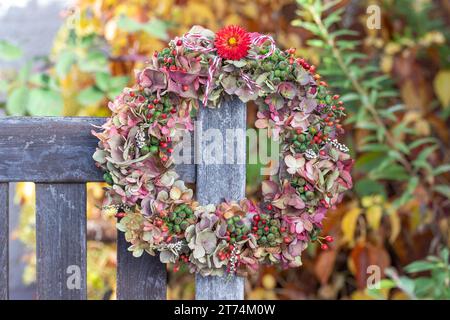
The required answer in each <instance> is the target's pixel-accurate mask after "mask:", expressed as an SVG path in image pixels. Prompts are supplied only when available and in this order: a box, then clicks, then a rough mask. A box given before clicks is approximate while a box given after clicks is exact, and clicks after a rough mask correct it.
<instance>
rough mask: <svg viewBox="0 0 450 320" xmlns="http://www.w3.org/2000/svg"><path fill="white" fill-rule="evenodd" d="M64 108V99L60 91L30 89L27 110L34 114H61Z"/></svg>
mask: <svg viewBox="0 0 450 320" xmlns="http://www.w3.org/2000/svg"><path fill="white" fill-rule="evenodd" d="M62 110H63V99H62V97H61V94H60V93H59V92H55V91H51V90H46V89H33V90H31V91H30V100H29V102H28V108H27V111H28V113H29V114H30V115H32V116H60V115H61V113H62Z"/></svg>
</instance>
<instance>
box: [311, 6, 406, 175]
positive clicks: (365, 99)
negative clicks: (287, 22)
mask: <svg viewBox="0 0 450 320" xmlns="http://www.w3.org/2000/svg"><path fill="white" fill-rule="evenodd" d="M306 9H307V10H308V11H309V13H310V14H311V16H312V18H313V19H314V22H315V23H316V24H317V26H318V27H319V30H320V32H321V33H322V38H323V40H324V41H325V42H326V43H327V44H328V45H329V47H330V48H331V52H332V54H333V56H334V58H335V59H336V61H337V63H338V65H339V67H340V68H341V70H342V72H343V73H344V74H345V76H346V77H347V78H348V79H349V80H350V82H351V84H352V86H353V88H354V89H355V91H356V92H357V93H358V94H359V95H360V97H361V101H362V105H363V106H364V108H365V109H366V110H367V111H368V112H369V113H370V114H371V116H372V118H373V120H374V121H375V123H376V124H377V126H379V127H381V128H383V129H384V132H385V136H386V141H387V143H388V144H389V145H390V146H391V147H392V148H393V149H396V150H398V148H397V147H396V144H397V142H396V139H395V138H394V137H393V136H392V134H391V133H390V132H389V130H388V129H387V128H386V126H385V124H384V122H383V120H382V119H381V117H380V115H379V114H378V112H377V110H376V108H375V105H374V104H373V103H372V102H370V97H369V93H368V92H367V91H366V89H364V88H363V86H361V84H360V83H359V81H358V79H357V78H356V77H355V76H354V75H353V73H352V72H351V71H350V70H349V68H348V66H347V65H346V64H345V62H344V59H343V58H342V54H341V51H340V50H339V48H338V47H337V46H336V42H335V41H334V38H333V37H331V36H330V34H329V32H328V30H327V28H326V27H325V25H324V24H323V21H322V18H321V15H320V14H319V13H317V12H316V10H315V8H314V7H313V6H307V7H306ZM398 154H399V155H400V157H399V158H398V161H399V162H400V163H401V164H402V165H403V166H404V167H405V169H406V170H407V171H408V172H409V173H410V174H413V173H414V172H413V169H412V167H411V165H410V163H409V162H408V160H407V159H406V158H405V157H404V156H403V154H402V153H401V151H399V153H398Z"/></svg>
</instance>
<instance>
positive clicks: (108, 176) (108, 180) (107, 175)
mask: <svg viewBox="0 0 450 320" xmlns="http://www.w3.org/2000/svg"><path fill="white" fill-rule="evenodd" d="M103 180H105V182H106V183H107V184H109V185H112V184H114V181H113V179H112V176H111V173H109V172H105V174H104V175H103Z"/></svg>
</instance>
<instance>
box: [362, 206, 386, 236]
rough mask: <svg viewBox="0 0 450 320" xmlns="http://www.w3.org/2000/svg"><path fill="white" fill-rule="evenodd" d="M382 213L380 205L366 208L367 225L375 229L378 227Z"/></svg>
mask: <svg viewBox="0 0 450 320" xmlns="http://www.w3.org/2000/svg"><path fill="white" fill-rule="evenodd" d="M382 215H383V209H382V208H381V206H371V207H369V208H367V210H366V219H367V222H368V223H369V226H370V227H371V228H372V229H373V230H375V231H377V230H378V228H379V227H380V222H381V217H382Z"/></svg>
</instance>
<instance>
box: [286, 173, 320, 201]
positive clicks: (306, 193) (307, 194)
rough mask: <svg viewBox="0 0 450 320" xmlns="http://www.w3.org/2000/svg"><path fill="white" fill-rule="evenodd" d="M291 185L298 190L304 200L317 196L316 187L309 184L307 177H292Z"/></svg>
mask: <svg viewBox="0 0 450 320" xmlns="http://www.w3.org/2000/svg"><path fill="white" fill-rule="evenodd" d="M291 186H292V187H293V188H295V189H296V190H297V192H298V193H299V195H300V198H301V199H302V200H303V201H305V202H306V201H310V200H313V199H314V198H315V195H314V187H312V186H311V185H309V184H308V183H307V182H306V180H305V179H303V178H301V177H296V176H294V177H292V180H291Z"/></svg>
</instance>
